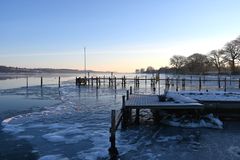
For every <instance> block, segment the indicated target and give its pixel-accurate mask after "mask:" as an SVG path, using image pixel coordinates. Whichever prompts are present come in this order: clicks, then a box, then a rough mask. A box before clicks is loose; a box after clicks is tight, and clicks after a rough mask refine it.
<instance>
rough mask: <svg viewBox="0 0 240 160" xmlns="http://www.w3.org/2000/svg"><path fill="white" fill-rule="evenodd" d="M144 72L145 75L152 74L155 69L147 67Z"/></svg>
mask: <svg viewBox="0 0 240 160" xmlns="http://www.w3.org/2000/svg"><path fill="white" fill-rule="evenodd" d="M146 72H147V73H154V72H155V69H154V68H153V67H152V66H148V67H147V69H146Z"/></svg>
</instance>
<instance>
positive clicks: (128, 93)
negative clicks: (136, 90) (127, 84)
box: [127, 90, 129, 100]
mask: <svg viewBox="0 0 240 160" xmlns="http://www.w3.org/2000/svg"><path fill="white" fill-rule="evenodd" d="M128 99H129V90H127V100H128Z"/></svg>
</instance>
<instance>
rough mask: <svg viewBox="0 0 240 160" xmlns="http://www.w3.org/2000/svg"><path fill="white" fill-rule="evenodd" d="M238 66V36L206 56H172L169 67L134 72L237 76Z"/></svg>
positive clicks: (239, 57)
mask: <svg viewBox="0 0 240 160" xmlns="http://www.w3.org/2000/svg"><path fill="white" fill-rule="evenodd" d="M239 64H240V36H239V37H238V38H236V39H234V40H232V41H231V42H228V43H226V44H225V45H224V46H223V47H222V48H221V49H218V50H212V51H210V52H209V53H208V54H201V53H194V54H192V55H190V56H188V57H185V56H182V55H174V56H173V57H171V58H170V65H171V67H162V68H160V69H159V70H155V69H154V68H153V67H151V66H149V67H147V69H146V70H144V69H140V70H136V73H156V72H161V73H177V74H239V73H240V65H239Z"/></svg>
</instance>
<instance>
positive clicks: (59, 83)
mask: <svg viewBox="0 0 240 160" xmlns="http://www.w3.org/2000/svg"><path fill="white" fill-rule="evenodd" d="M60 87H61V77H60V76H59V77H58V88H60Z"/></svg>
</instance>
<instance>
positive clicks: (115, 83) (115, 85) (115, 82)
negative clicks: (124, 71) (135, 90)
mask: <svg viewBox="0 0 240 160" xmlns="http://www.w3.org/2000/svg"><path fill="white" fill-rule="evenodd" d="M114 87H115V89H117V78H116V77H114Z"/></svg>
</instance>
